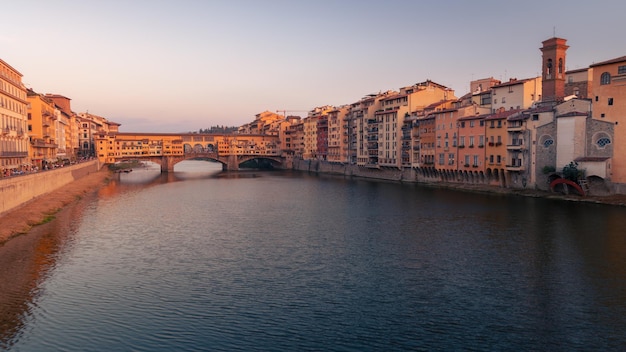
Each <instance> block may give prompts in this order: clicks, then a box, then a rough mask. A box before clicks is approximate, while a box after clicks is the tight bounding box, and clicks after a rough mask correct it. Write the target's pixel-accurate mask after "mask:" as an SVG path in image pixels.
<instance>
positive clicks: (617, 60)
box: [589, 56, 626, 67]
mask: <svg viewBox="0 0 626 352" xmlns="http://www.w3.org/2000/svg"><path fill="white" fill-rule="evenodd" d="M618 62H626V56H621V57H618V58H615V59H611V60H607V61H602V62H598V63H595V64H591V65H589V67H595V66H603V65H610V64H616V63H618Z"/></svg>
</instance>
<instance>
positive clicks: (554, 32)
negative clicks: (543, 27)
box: [552, 26, 556, 38]
mask: <svg viewBox="0 0 626 352" xmlns="http://www.w3.org/2000/svg"><path fill="white" fill-rule="evenodd" d="M552 36H553V37H555V38H556V26H553V27H552Z"/></svg>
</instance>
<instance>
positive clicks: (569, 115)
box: [557, 111, 589, 118]
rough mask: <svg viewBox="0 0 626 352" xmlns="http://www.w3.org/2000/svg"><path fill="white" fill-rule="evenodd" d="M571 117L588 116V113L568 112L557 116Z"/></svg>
mask: <svg viewBox="0 0 626 352" xmlns="http://www.w3.org/2000/svg"><path fill="white" fill-rule="evenodd" d="M572 116H589V113H588V112H582V111H570V112H566V113H565V114H561V115H557V118H558V117H572Z"/></svg>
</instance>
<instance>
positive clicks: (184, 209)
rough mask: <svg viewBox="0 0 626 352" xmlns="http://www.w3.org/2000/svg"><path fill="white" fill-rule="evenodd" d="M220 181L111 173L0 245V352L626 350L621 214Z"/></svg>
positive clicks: (211, 175)
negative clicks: (89, 193)
mask: <svg viewBox="0 0 626 352" xmlns="http://www.w3.org/2000/svg"><path fill="white" fill-rule="evenodd" d="M219 170H220V168H219V165H217V164H212V163H208V162H202V161H195V162H192V161H188V162H184V163H182V164H180V165H177V169H176V172H175V173H171V174H164V175H160V174H159V173H158V171H157V170H156V169H153V168H145V169H137V170H133V172H131V173H128V174H120V175H118V176H119V178H116V179H114V180H113V181H112V182H111V183H110V184H109V185H107V186H106V187H105V188H103V189H102V190H100V192H99V193H98V196H97V197H94V198H93V199H85V200H83V201H81V203H80V205H81V206H80V207H76V209H73V210H71V211H64V213H63V214H60V215H59V216H58V218H57V219H56V220H55V221H52V222H51V223H48V224H46V225H43V226H39V227H38V228H36V230H34V231H33V232H34V233H33V234H29V235H28V236H23V237H24V238H29V237H30V238H34V240H30V241H31V242H29V243H30V244H28V245H26V244H25V245H23V247H24V248H22V247H19V246H21V245H20V241H29V240H28V239H20V238H18V239H15V240H12V241H10V242H9V243H7V245H6V246H4V247H2V248H0V256H4V258H5V259H8V258H9V254H7V253H13V254H12V255H13V256H15V260H16V262H18V263H20V264H19V265H18V267H19V268H20V269H19V270H18V269H12V268H13V266H11V265H8V266H6V267H5V268H4V270H3V271H4V273H3V276H2V277H1V279H2V280H4V281H5V284H2V285H0V294H2V295H5V296H6V295H7V292H9V290H10V288H7V284H6V283H8V282H10V281H16V282H15V285H17V286H19V287H20V289H19V290H18V289H13V291H11V292H12V293H11V295H12V296H11V297H12V301H11V302H12V303H11V304H10V305H7V304H5V306H4V307H2V308H0V314H1V315H0V318H3V320H2V324H1V325H0V348H2V349H4V350H8V351H237V350H238V351H252V350H254V351H432V350H445V351H451V350H476V351H482V350H524V351H527V350H532V351H559V350H562V351H572V350H602V351H611V350H614V351H619V350H623V349H624V347H625V346H626V221H625V220H626V209H625V208H621V207H613V206H607V205H599V204H580V203H573V202H565V201H559V200H550V199H537V198H526V197H518V196H505V195H485V194H474V193H465V192H459V191H451V190H443V189H432V188H425V187H421V186H419V185H407V184H398V183H392V182H380V181H369V180H362V179H351V178H348V177H339V176H324V175H313V174H306V173H294V172H286V171H243V172H240V173H230V174H229V173H222V172H221V171H219ZM16 248H17V249H16ZM20 248H22V249H20ZM25 248H26V249H25ZM15 253H18V254H15ZM19 253H24V254H23V255H22V254H19ZM20 256H21V257H20ZM22 281H24V282H22ZM2 290H4V292H3V291H2Z"/></svg>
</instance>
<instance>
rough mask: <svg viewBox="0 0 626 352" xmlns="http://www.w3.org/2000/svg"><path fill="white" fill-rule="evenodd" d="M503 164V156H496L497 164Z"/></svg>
mask: <svg viewBox="0 0 626 352" xmlns="http://www.w3.org/2000/svg"><path fill="white" fill-rule="evenodd" d="M501 162H502V156H501V155H496V163H498V164H500V163H501Z"/></svg>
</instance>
